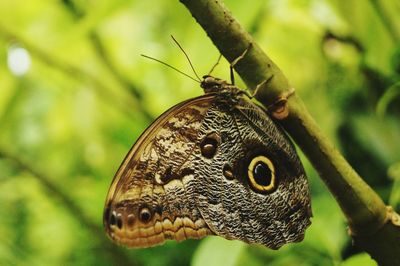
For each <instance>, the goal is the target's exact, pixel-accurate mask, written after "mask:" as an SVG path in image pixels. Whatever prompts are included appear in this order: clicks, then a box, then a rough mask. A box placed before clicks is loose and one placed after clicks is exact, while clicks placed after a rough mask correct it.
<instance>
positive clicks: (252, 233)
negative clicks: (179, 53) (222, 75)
mask: <svg viewBox="0 0 400 266" xmlns="http://www.w3.org/2000/svg"><path fill="white" fill-rule="evenodd" d="M201 87H202V88H203V89H204V91H205V94H204V95H202V96H199V97H197V98H193V99H190V100H187V101H184V102H182V103H180V104H178V105H176V106H174V107H172V108H171V109H169V110H168V111H166V112H165V113H164V114H163V115H161V116H160V117H159V118H157V120H156V121H155V122H154V123H153V124H152V125H151V126H150V127H149V128H147V129H146V131H145V132H144V133H143V134H142V135H141V136H140V137H139V139H138V140H137V142H136V143H135V144H134V145H133V147H132V148H131V150H130V151H129V153H128V154H127V156H126V158H125V159H124V161H123V163H122V164H121V166H120V168H119V170H118V171H117V173H116V175H115V177H114V179H113V181H112V184H111V187H110V189H109V192H108V196H107V199H106V204H105V210H104V225H105V228H106V231H107V234H108V235H109V237H110V238H111V239H113V240H114V241H115V242H117V243H119V244H122V245H126V246H128V247H134V248H138V247H150V246H154V245H158V244H162V243H163V242H164V241H165V240H167V239H173V240H177V241H181V240H184V239H187V238H203V237H205V236H207V235H219V236H222V237H224V238H226V239H239V240H242V241H244V242H246V243H258V244H262V245H265V246H267V247H269V248H272V249H278V248H279V247H281V246H282V245H284V244H285V243H290V242H297V241H301V240H302V239H303V237H304V232H305V229H306V228H307V227H308V226H309V225H310V217H311V207H310V193H309V189H308V182H307V179H306V175H305V172H304V169H303V167H302V165H301V163H300V160H299V158H298V156H297V154H296V151H295V149H294V147H293V145H292V143H291V142H290V140H289V139H288V138H287V136H286V135H285V134H284V132H283V131H282V130H281V128H280V127H279V126H278V125H276V124H275V123H274V122H273V121H272V120H271V118H270V117H269V116H268V115H267V112H266V111H265V110H264V109H263V108H262V107H260V106H258V105H256V104H255V103H253V102H252V101H251V100H250V97H249V96H248V94H247V93H245V92H244V91H242V90H240V89H239V88H237V87H236V86H234V85H232V84H229V83H228V82H226V81H224V80H221V79H217V78H214V77H211V76H204V77H203V81H202V82H201Z"/></svg>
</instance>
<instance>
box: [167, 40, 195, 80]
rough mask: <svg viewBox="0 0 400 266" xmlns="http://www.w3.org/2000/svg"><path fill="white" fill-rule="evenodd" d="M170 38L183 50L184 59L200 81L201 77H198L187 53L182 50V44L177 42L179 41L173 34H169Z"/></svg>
mask: <svg viewBox="0 0 400 266" xmlns="http://www.w3.org/2000/svg"><path fill="white" fill-rule="evenodd" d="M171 38H172V40H174V42H175V43H176V45H178V47H179V49H180V50H181V51H182V52H183V54H184V55H185V56H186V59H187V60H188V62H189V65H190V67H191V68H192V70H193V73H194V75H195V76H196V77H197V78H198V81H199V82H201V78H200V77H199V75H197V72H196V70H195V69H194V67H193V64H192V61H190V58H189V56H188V55H187V53H186V52H185V50H183V48H182V46H181V45H180V44H179V42H178V41H177V40H176V39H175V38H174V36H172V35H171Z"/></svg>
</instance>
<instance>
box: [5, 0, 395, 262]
mask: <svg viewBox="0 0 400 266" xmlns="http://www.w3.org/2000/svg"><path fill="white" fill-rule="evenodd" d="M226 5H227V6H228V7H229V8H230V9H231V10H232V12H233V14H234V15H235V16H236V18H237V19H238V20H239V21H240V22H241V23H242V25H243V26H244V27H245V28H246V29H247V30H248V31H250V32H251V33H252V35H253V36H254V38H255V40H256V41H257V42H258V44H259V45H260V46H261V47H263V49H264V50H265V51H266V52H267V53H268V54H269V55H270V57H271V58H272V59H273V60H274V61H275V62H276V63H277V64H278V65H279V67H280V68H281V69H282V70H283V71H284V73H285V74H286V75H287V77H288V78H289V80H290V82H291V84H292V85H293V86H294V87H295V88H296V89H297V92H298V94H299V95H300V96H301V97H302V98H303V100H304V101H305V103H306V105H307V106H308V108H309V110H310V112H311V113H312V115H313V116H314V117H315V119H316V121H317V123H318V124H319V125H320V127H321V128H322V130H323V131H324V133H326V134H327V135H328V136H329V138H330V139H331V140H332V141H333V142H334V143H335V144H336V145H337V147H338V148H339V149H340V150H341V151H342V152H343V154H344V156H345V157H346V158H347V159H348V160H349V162H350V163H351V164H352V166H353V167H354V168H355V169H356V170H357V171H358V172H359V173H360V174H361V175H362V176H363V178H364V179H365V180H366V181H367V182H368V183H369V184H370V185H371V186H372V187H373V188H374V189H375V190H376V191H377V192H378V193H379V194H380V195H381V196H382V198H383V199H384V200H385V202H386V203H387V204H390V205H392V206H393V207H395V209H396V210H397V211H399V210H400V204H399V203H400V16H398V14H400V2H399V1H396V0H370V1H368V0H364V1H358V0H346V1H344V0H268V1H265V0H248V1H246V2H244V1H234V0H226ZM171 34H172V35H174V36H175V37H176V38H177V39H178V41H179V42H180V43H181V45H182V46H183V47H184V49H185V50H186V51H187V53H188V54H189V56H190V58H191V60H192V62H193V64H194V65H195V67H196V69H197V71H198V72H199V73H200V74H205V73H207V72H208V71H209V69H210V68H211V66H212V65H213V64H214V63H215V62H216V60H217V58H218V55H219V53H218V51H217V49H216V48H215V47H214V46H213V45H212V43H211V41H210V40H209V39H208V38H207V36H206V34H205V33H204V32H203V30H202V29H201V28H200V26H199V25H197V24H196V22H195V21H194V20H193V18H192V17H191V15H190V14H189V12H188V11H187V10H186V9H185V8H184V6H183V5H181V4H180V3H179V2H178V1H134V0H131V1H126V0H114V1H111V0H97V1H92V0H30V1H23V0H0V206H1V207H0V265H128V264H129V265H208V266H211V265H266V264H268V265H347V266H349V265H375V263H374V262H373V261H372V260H371V259H370V258H369V255H368V254H365V253H362V252H359V251H358V250H357V249H355V248H353V247H352V244H351V239H350V238H349V237H348V235H347V228H346V223H345V220H344V217H343V215H342V213H341V212H340V209H339V208H338V206H337V204H336V202H335V201H334V199H333V197H332V196H331V194H330V193H329V192H328V191H327V189H326V188H325V186H324V184H323V183H322V182H321V181H320V179H319V177H318V175H317V174H316V172H315V171H314V170H313V168H312V167H311V166H310V164H309V162H308V161H307V159H306V158H304V156H303V155H301V156H302V161H303V162H304V165H305V167H306V171H307V173H308V176H309V179H310V186H311V191H312V200H313V212H314V218H313V223H312V225H311V227H310V228H309V229H308V230H307V233H306V238H305V240H304V241H303V242H302V243H300V244H290V245H286V246H284V247H283V248H281V249H280V250H279V251H271V250H268V249H266V248H264V247H262V246H254V245H246V244H244V243H242V242H238V241H227V240H224V239H222V238H219V237H208V238H206V239H203V240H201V241H195V240H188V241H184V242H182V243H175V242H172V241H169V242H167V243H166V244H165V245H163V246H159V247H155V248H150V249H142V250H128V249H125V248H123V247H118V246H116V245H114V244H113V243H111V241H110V240H109V239H108V238H107V237H106V235H105V233H104V231H103V225H102V212H103V206H104V200H105V196H106V193H107V190H108V187H109V185H110V183H111V179H112V177H113V175H114V173H115V171H116V170H117V168H118V166H119V164H120V163H121V161H122V160H123V158H124V156H125V154H126V153H127V152H128V150H129V148H130V147H131V145H132V144H133V143H134V142H135V140H136V139H137V138H138V136H139V134H140V133H141V132H142V131H143V130H144V129H145V128H146V127H147V126H148V125H149V124H150V123H151V121H152V120H153V119H155V118H156V117H157V116H158V115H160V114H161V113H162V112H163V111H165V110H166V109H167V108H169V107H171V106H172V105H174V104H177V103H179V102H180V101H182V100H185V99H188V98H190V97H194V96H197V95H201V94H202V90H201V89H200V87H199V86H198V84H197V83H195V82H193V81H192V80H190V79H188V78H186V77H184V76H182V75H180V74H179V73H177V72H175V71H172V70H171V69H167V68H165V67H164V66H162V65H161V64H158V63H156V62H154V61H150V60H147V59H145V58H143V57H141V56H140V54H146V55H150V56H153V57H156V58H158V59H160V60H163V61H165V62H167V63H169V64H171V65H173V66H175V67H177V68H179V69H181V70H183V71H184V72H187V73H189V74H191V70H190V68H189V66H188V64H187V61H186V59H185V58H184V56H183V54H182V53H181V52H180V51H179V50H178V49H177V47H176V46H175V45H174V44H173V43H172V41H171V39H170V35H171ZM213 74H214V75H215V76H218V77H221V78H224V79H229V67H228V64H227V63H226V62H222V63H221V64H220V65H219V66H218V67H217V69H216V70H215V72H214V73H213ZM239 86H241V87H245V86H244V84H243V83H240V81H239Z"/></svg>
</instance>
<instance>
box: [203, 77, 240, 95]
mask: <svg viewBox="0 0 400 266" xmlns="http://www.w3.org/2000/svg"><path fill="white" fill-rule="evenodd" d="M200 86H201V87H202V88H203V90H204V92H205V93H206V94H211V93H214V94H217V95H221V96H224V95H226V96H227V98H236V97H235V96H237V95H241V94H247V93H246V92H245V91H243V90H241V89H239V88H238V87H236V86H235V85H233V84H230V83H229V82H227V81H226V80H223V79H220V78H216V77H213V76H210V75H205V76H203V81H202V82H201V83H200ZM232 96H233V97H232Z"/></svg>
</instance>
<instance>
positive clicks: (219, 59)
mask: <svg viewBox="0 0 400 266" xmlns="http://www.w3.org/2000/svg"><path fill="white" fill-rule="evenodd" d="M221 58H222V54H219V56H218V60H217V62H216V63H215V64H214V65H213V66H212V68H211V70H210V71H209V72H208V75H207V76H209V75H211V73H212V72H213V71H214V69H215V67H216V66H217V65H218V64H219V61H221Z"/></svg>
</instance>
